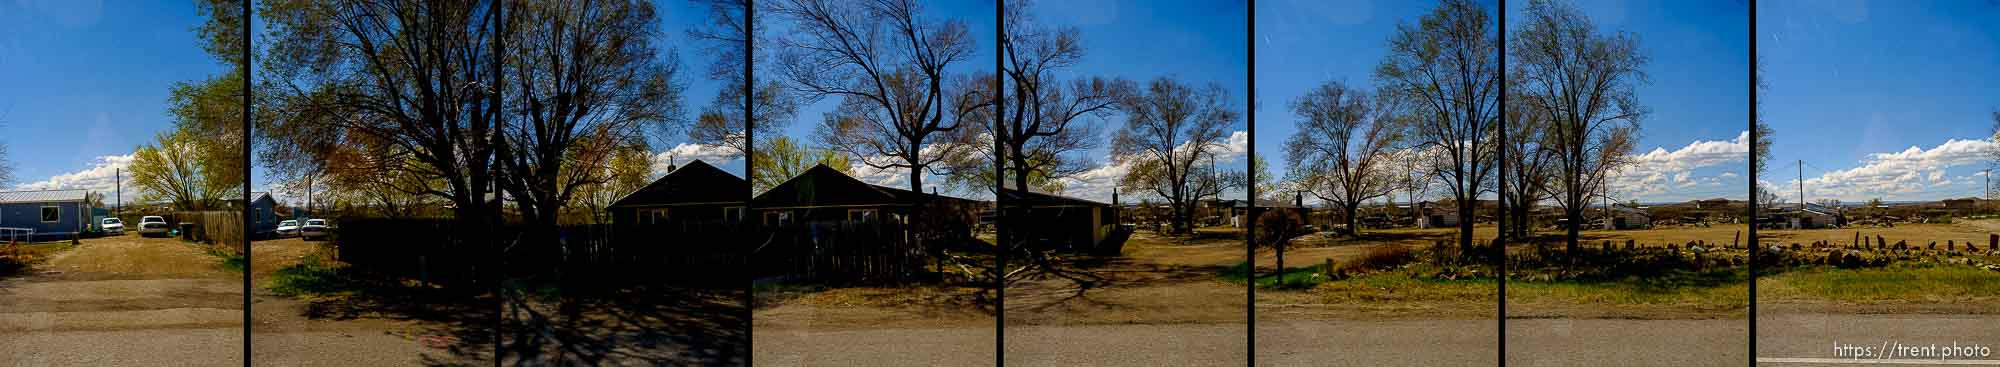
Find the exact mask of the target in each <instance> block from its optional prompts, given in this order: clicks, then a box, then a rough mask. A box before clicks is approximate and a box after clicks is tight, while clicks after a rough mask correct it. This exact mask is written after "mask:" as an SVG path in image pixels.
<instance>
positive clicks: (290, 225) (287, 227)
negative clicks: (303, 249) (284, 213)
mask: <svg viewBox="0 0 2000 367" xmlns="http://www.w3.org/2000/svg"><path fill="white" fill-rule="evenodd" d="M277 233H278V238H285V237H292V236H297V235H299V221H297V220H288V221H283V222H278V232H277Z"/></svg>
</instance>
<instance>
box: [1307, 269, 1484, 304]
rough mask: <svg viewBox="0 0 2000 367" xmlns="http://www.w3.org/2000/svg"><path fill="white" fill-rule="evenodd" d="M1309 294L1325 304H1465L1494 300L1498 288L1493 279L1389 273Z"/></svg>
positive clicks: (1332, 284)
mask: <svg viewBox="0 0 2000 367" xmlns="http://www.w3.org/2000/svg"><path fill="white" fill-rule="evenodd" d="M1313 291H1314V292H1315V293H1319V294H1320V295H1321V298H1322V299H1324V300H1325V301H1326V302H1328V303H1381V302H1467V301H1487V300H1492V299H1494V298H1495V297H1496V296H1497V295H1498V294H1499V291H1500V285H1499V283H1498V282H1497V281H1495V280H1493V279H1485V278H1467V279H1456V280H1453V279H1441V278H1430V277H1420V276H1419V277H1413V276H1411V273H1409V272H1407V271H1393V272H1382V273H1370V274H1366V275H1361V276H1357V277H1354V278H1349V279H1346V280H1339V281H1331V282H1326V283H1325V284H1321V285H1320V286H1319V287H1318V288H1314V289H1313Z"/></svg>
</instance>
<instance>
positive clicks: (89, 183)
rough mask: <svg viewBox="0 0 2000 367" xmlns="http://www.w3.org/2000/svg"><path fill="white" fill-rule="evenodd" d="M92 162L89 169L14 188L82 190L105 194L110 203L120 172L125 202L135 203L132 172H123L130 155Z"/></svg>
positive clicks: (130, 162)
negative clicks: (123, 180) (123, 184)
mask: <svg viewBox="0 0 2000 367" xmlns="http://www.w3.org/2000/svg"><path fill="white" fill-rule="evenodd" d="M93 161H94V162H93V163H91V167H90V168H86V169H83V170H80V171H75V172H70V173H64V174H60V175H55V176H51V177H49V178H48V179H44V180H41V181H34V182H27V183H22V184H20V185H16V186H15V188H16V189H19V190H55V189H84V190H90V191H96V192H102V193H105V194H107V195H106V201H110V200H111V198H110V196H111V195H110V194H112V193H113V191H116V190H117V187H118V180H117V177H115V175H119V174H121V172H122V175H123V176H125V186H126V187H125V195H124V196H125V201H126V202H133V201H137V199H138V197H139V195H138V190H137V189H135V188H133V187H132V182H131V178H132V172H131V171H129V170H125V167H126V166H128V165H131V164H132V155H131V154H126V155H107V156H99V157H97V159H94V160H93Z"/></svg>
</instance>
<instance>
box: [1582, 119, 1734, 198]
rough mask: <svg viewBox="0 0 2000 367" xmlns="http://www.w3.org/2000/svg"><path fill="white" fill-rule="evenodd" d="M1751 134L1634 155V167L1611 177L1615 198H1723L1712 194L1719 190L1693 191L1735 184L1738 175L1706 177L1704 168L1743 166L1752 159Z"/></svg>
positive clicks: (1728, 173) (1719, 174)
mask: <svg viewBox="0 0 2000 367" xmlns="http://www.w3.org/2000/svg"><path fill="white" fill-rule="evenodd" d="M1749 142H1750V132H1748V131H1744V132H1741V133H1738V134H1737V135H1736V138H1735V139H1731V140H1728V141H1718V140H1696V141H1694V142H1692V143H1688V144H1687V145H1686V146H1682V147H1681V148H1680V149H1675V150H1672V151H1669V150H1667V149H1666V147H1654V148H1653V150H1651V151H1648V152H1646V153H1645V154H1636V155H1632V156H1630V157H1629V158H1630V159H1631V160H1632V165H1631V166H1627V167H1625V168H1624V169H1622V170H1619V171H1618V172H1614V173H1612V175H1611V188H1612V190H1613V191H1616V192H1614V196H1625V198H1626V199H1631V200H1638V201H1642V202H1657V201H1681V200H1690V199H1699V198H1705V197H1713V196H1720V195H1714V194H1712V193H1711V192H1712V191H1715V190H1719V188H1718V189H1703V190H1702V192H1699V193H1695V192H1689V191H1688V189H1690V188H1695V187H1697V186H1709V187H1722V186H1726V185H1724V182H1734V181H1735V179H1736V178H1737V177H1738V176H1737V173H1736V172H1733V171H1725V172H1721V173H1716V174H1712V175H1703V174H1702V172H1699V171H1705V170H1703V169H1704V168H1709V167H1718V166H1725V165H1739V166H1740V165H1742V164H1743V163H1744V162H1747V161H1748V160H1749V154H1750V144H1749Z"/></svg>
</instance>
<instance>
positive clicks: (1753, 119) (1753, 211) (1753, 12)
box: [1745, 0, 1805, 366]
mask: <svg viewBox="0 0 2000 367" xmlns="http://www.w3.org/2000/svg"><path fill="white" fill-rule="evenodd" d="M1749 3H1750V34H1749V37H1750V149H1749V150H1750V169H1749V171H1750V179H1749V180H1748V181H1745V186H1749V187H1750V197H1749V201H1748V203H1749V205H1748V206H1749V207H1750V240H1749V241H1748V243H1749V244H1750V302H1749V303H1750V314H1749V316H1748V317H1747V318H1748V319H1749V321H1750V330H1749V331H1750V339H1749V341H1750V342H1749V343H1747V344H1749V345H1748V347H1749V348H1750V353H1749V355H1750V361H1749V362H1750V364H1748V365H1751V366H1754V365H1756V364H1757V252H1759V251H1762V250H1763V248H1762V247H1761V246H1762V245H1758V244H1757V169H1758V168H1761V167H1759V166H1758V162H1759V161H1758V159H1759V158H1760V157H1757V139H1758V138H1759V137H1758V136H1757V0H1750V2H1749ZM1799 205H1801V206H1803V205H1805V203H1803V202H1801V203H1799Z"/></svg>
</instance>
